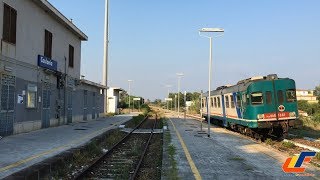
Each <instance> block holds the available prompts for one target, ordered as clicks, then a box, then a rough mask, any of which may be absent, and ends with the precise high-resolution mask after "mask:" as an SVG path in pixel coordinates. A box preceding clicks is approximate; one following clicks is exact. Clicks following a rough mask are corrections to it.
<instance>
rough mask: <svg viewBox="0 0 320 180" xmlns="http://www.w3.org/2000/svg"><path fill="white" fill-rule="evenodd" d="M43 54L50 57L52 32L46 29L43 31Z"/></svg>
mask: <svg viewBox="0 0 320 180" xmlns="http://www.w3.org/2000/svg"><path fill="white" fill-rule="evenodd" d="M44 56H45V57H47V58H50V59H51V58H52V33H51V32H50V31H48V30H45V33H44Z"/></svg>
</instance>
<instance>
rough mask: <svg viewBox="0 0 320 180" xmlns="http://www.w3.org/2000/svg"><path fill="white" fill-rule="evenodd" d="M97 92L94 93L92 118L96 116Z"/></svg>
mask: <svg viewBox="0 0 320 180" xmlns="http://www.w3.org/2000/svg"><path fill="white" fill-rule="evenodd" d="M96 104H97V103H96V93H95V92H93V94H92V119H95V118H96Z"/></svg>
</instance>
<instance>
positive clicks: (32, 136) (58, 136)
mask: <svg viewBox="0 0 320 180" xmlns="http://www.w3.org/2000/svg"><path fill="white" fill-rule="evenodd" d="M131 118H132V117H131V116H129V115H120V116H114V117H108V118H99V119H97V120H94V121H87V122H80V123H74V124H71V125H64V126H59V127H54V128H48V129H41V130H38V131H33V132H30V133H25V134H18V135H14V136H8V137H5V138H3V139H1V140H0V179H2V178H4V177H6V176H8V175H11V174H13V173H15V172H17V171H20V170H22V169H24V168H26V167H29V166H31V165H33V164H35V163H38V162H41V161H43V160H45V159H47V158H49V157H53V156H55V155H57V154H59V153H61V152H63V151H66V150H68V149H71V148H75V147H79V146H81V145H83V144H85V143H86V142H88V141H89V140H90V139H92V138H94V137H96V136H98V135H100V134H102V133H104V132H106V131H108V130H110V129H112V128H116V127H118V125H120V124H122V123H124V122H126V121H128V120H130V119H131Z"/></svg>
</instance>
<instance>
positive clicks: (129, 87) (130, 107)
mask: <svg viewBox="0 0 320 180" xmlns="http://www.w3.org/2000/svg"><path fill="white" fill-rule="evenodd" d="M130 88H131V87H130V81H129V112H130V111H131V105H130V104H131V102H130V99H131V98H130V91H131V90H130Z"/></svg>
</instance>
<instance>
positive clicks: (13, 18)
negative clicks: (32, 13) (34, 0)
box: [2, 4, 17, 44]
mask: <svg viewBox="0 0 320 180" xmlns="http://www.w3.org/2000/svg"><path fill="white" fill-rule="evenodd" d="M16 32H17V11H16V10H15V9H13V8H12V7H10V6H8V5H7V4H4V7H3V34H2V38H3V40H4V41H6V42H9V43H12V44H16Z"/></svg>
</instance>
